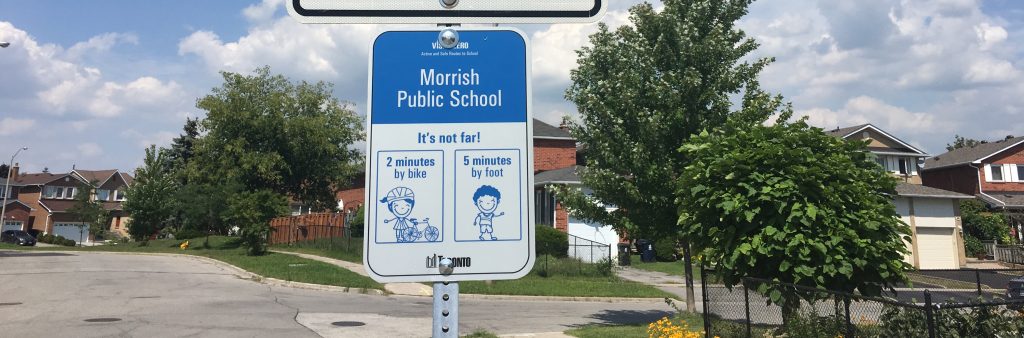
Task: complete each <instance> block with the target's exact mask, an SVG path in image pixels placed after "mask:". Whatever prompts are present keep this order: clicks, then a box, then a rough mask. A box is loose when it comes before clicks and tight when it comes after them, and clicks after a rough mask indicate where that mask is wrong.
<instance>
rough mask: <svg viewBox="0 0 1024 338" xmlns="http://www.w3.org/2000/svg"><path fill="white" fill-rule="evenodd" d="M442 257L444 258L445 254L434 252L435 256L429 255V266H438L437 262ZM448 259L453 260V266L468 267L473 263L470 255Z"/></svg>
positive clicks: (431, 267)
mask: <svg viewBox="0 0 1024 338" xmlns="http://www.w3.org/2000/svg"><path fill="white" fill-rule="evenodd" d="M442 259H444V256H441V255H438V254H434V255H433V256H427V268H428V269H435V268H437V262H439V261H441V260H442ZM448 259H450V260H452V267H453V268H468V267H469V266H470V265H471V264H472V261H471V260H470V257H448Z"/></svg>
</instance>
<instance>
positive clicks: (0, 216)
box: [0, 42, 28, 229]
mask: <svg viewBox="0 0 1024 338" xmlns="http://www.w3.org/2000/svg"><path fill="white" fill-rule="evenodd" d="M4 43H6V42H0V44H4ZM4 47H7V46H4ZM22 150H28V147H21V149H18V151H15V152H14V155H11V162H10V165H8V166H7V179H6V180H4V191H3V192H4V203H3V206H0V229H2V228H3V225H4V224H6V223H7V197H8V196H10V195H11V192H10V190H8V189H10V187H11V173H13V172H14V158H15V157H18V153H20V152H21V151H22Z"/></svg>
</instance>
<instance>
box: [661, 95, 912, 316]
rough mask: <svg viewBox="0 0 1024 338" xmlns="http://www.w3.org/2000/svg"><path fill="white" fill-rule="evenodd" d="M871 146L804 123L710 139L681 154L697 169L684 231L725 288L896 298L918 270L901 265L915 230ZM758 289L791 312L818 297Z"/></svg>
mask: <svg viewBox="0 0 1024 338" xmlns="http://www.w3.org/2000/svg"><path fill="white" fill-rule="evenodd" d="M786 115H788V114H786ZM783 118H788V116H783ZM866 146H867V144H866V143H865V142H854V141H849V142H848V141H843V140H841V139H839V138H835V137H832V136H829V135H827V134H825V133H824V132H823V131H822V130H821V129H819V128H813V127H810V126H808V125H807V123H806V122H805V121H804V120H800V121H797V122H792V123H788V122H784V121H782V120H781V119H780V121H779V122H777V123H776V124H775V125H772V126H765V125H752V126H751V125H748V124H741V125H740V126H738V127H733V126H731V125H730V126H726V127H723V128H718V129H715V130H713V131H710V132H703V133H701V134H700V135H698V136H695V137H693V138H692V139H691V140H690V142H689V143H688V144H687V145H685V146H683V147H682V148H681V151H682V152H683V153H685V154H686V155H687V156H688V157H689V158H691V159H692V160H693V161H692V162H691V163H690V164H689V165H688V166H686V168H685V170H683V171H682V172H681V175H680V179H679V192H680V194H679V196H680V197H679V200H678V204H679V205H678V207H679V208H678V210H679V211H680V216H679V224H680V225H682V226H683V229H684V231H685V232H686V234H687V235H688V236H690V238H691V239H692V243H693V245H694V248H695V249H696V250H700V251H701V252H702V253H704V255H705V256H706V259H707V260H708V261H712V262H716V263H717V265H716V266H715V272H716V273H717V274H718V275H720V276H721V277H722V280H723V282H724V283H726V284H727V285H736V284H737V283H739V282H741V280H742V278H744V277H756V278H762V279H767V280H771V281H776V282H782V283H793V284H797V285H802V286H807V287H817V288H826V289H830V290H840V291H846V292H853V291H854V290H856V291H859V292H860V293H862V294H865V295H879V294H880V293H881V292H882V291H883V290H884V289H890V290H891V289H892V288H893V287H894V285H896V283H900V282H903V281H905V278H906V277H905V275H904V273H903V272H904V271H905V270H908V269H910V268H911V266H910V265H909V264H908V263H906V262H904V261H903V259H904V257H905V255H907V254H908V250H907V247H906V244H905V243H904V241H908V242H909V241H910V228H909V226H907V225H906V224H904V223H903V222H902V221H900V219H899V216H898V215H897V214H896V210H895V206H894V204H893V201H892V196H894V195H896V184H897V182H896V180H895V178H893V177H892V176H890V175H889V174H887V173H885V172H884V171H882V170H879V169H878V165H877V164H876V163H875V161H874V156H873V155H872V154H870V153H869V152H867V150H866ZM758 291H760V292H762V293H763V294H765V295H766V296H768V297H769V299H770V300H771V301H772V302H774V303H777V304H781V305H782V306H783V311H784V314H792V311H795V310H796V309H798V308H799V299H800V297H812V296H811V295H806V294H799V293H795V292H790V291H789V290H787V289H785V288H779V287H778V286H768V285H760V286H759V287H758ZM784 318H786V317H784Z"/></svg>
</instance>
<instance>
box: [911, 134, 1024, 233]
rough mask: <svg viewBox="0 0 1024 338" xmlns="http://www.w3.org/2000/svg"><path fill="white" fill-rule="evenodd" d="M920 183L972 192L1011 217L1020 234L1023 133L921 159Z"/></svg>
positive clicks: (1023, 193)
mask: <svg viewBox="0 0 1024 338" xmlns="http://www.w3.org/2000/svg"><path fill="white" fill-rule="evenodd" d="M922 178H923V180H924V184H925V185H927V186H929V187H935V188H939V189H946V190H951V191H956V192H959V193H963V194H968V195H971V196H976V197H977V198H978V199H980V200H981V201H983V202H985V203H986V204H988V206H989V207H990V208H992V209H993V210H997V211H1001V212H1005V213H1006V214H1007V215H1009V216H1010V218H1011V224H1010V227H1011V230H1012V232H1013V235H1014V236H1016V237H1017V238H1018V239H1024V235H1022V234H1021V232H1022V230H1024V229H1022V226H1021V223H1022V220H1021V218H1022V217H1021V216H1020V214H1021V212H1022V211H1024V137H1013V138H1007V139H1004V140H1001V141H997V142H988V143H982V144H978V145H975V146H973V147H964V148H959V149H954V150H952V151H949V152H946V153H944V154H941V155H938V156H935V157H933V158H930V159H928V160H927V161H925V167H924V169H923V170H922Z"/></svg>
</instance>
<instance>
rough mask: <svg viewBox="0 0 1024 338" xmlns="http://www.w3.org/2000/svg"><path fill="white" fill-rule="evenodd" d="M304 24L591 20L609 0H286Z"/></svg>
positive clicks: (597, 16) (580, 21)
mask: <svg viewBox="0 0 1024 338" xmlns="http://www.w3.org/2000/svg"><path fill="white" fill-rule="evenodd" d="M287 2H288V13H289V14H291V16H293V17H295V18H297V19H298V20H299V21H300V22H303V23H434V24H445V23H451V24H463V23H587V22H596V21H598V20H600V19H601V17H602V16H604V12H605V9H606V8H607V7H608V0H558V1H552V0H504V1H495V0H287Z"/></svg>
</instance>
